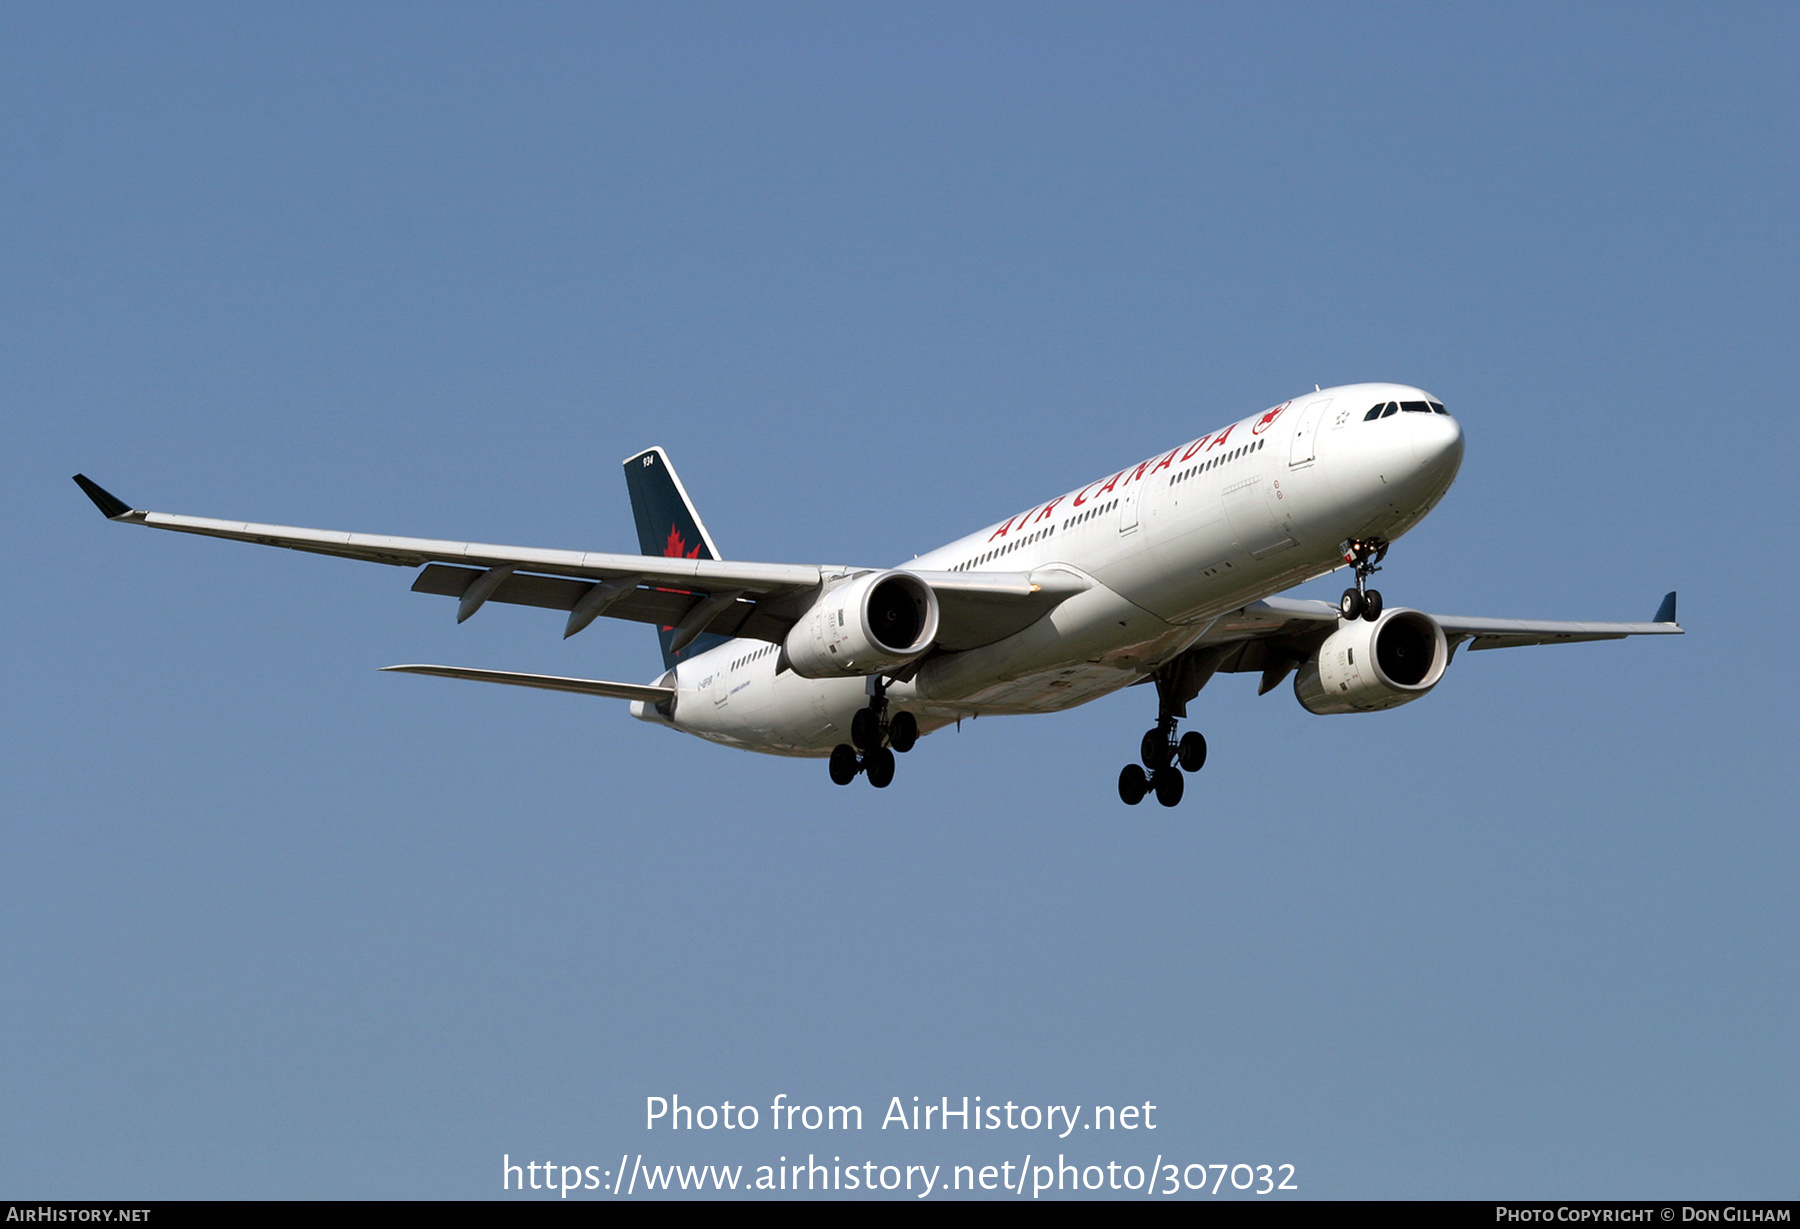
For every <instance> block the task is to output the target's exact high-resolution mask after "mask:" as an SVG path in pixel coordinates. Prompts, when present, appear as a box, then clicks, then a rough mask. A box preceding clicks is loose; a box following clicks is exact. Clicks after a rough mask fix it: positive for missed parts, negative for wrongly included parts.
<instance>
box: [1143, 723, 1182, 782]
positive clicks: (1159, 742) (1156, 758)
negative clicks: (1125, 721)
mask: <svg viewBox="0 0 1800 1229" xmlns="http://www.w3.org/2000/svg"><path fill="white" fill-rule="evenodd" d="M1173 750H1174V748H1172V747H1170V746H1169V732H1168V731H1167V730H1165V729H1163V728H1162V727H1161V726H1157V727H1156V728H1155V729H1154V730H1150V731H1149V732H1147V733H1146V734H1145V735H1144V741H1143V742H1141V743H1139V744H1138V758H1139V759H1140V760H1142V761H1144V767H1145V768H1148V769H1149V770H1150V771H1151V772H1155V771H1156V770H1157V769H1158V768H1167V767H1168V766H1169V756H1170V754H1171V753H1172V752H1173Z"/></svg>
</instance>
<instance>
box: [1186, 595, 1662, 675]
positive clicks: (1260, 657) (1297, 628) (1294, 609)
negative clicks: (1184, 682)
mask: <svg viewBox="0 0 1800 1229" xmlns="http://www.w3.org/2000/svg"><path fill="white" fill-rule="evenodd" d="M1431 617H1432V618H1433V619H1435V620H1436V621H1437V623H1438V625H1439V626H1440V627H1442V628H1443V629H1444V638H1445V639H1446V640H1448V641H1449V643H1450V651H1451V652H1452V653H1454V652H1455V651H1456V649H1457V647H1458V646H1459V645H1462V644H1464V643H1467V644H1468V646H1469V648H1470V649H1471V650H1475V649H1502V648H1510V647H1513V646H1515V645H1528V644H1568V643H1573V642H1575V641H1578V640H1622V639H1624V638H1625V637H1627V636H1680V635H1682V634H1684V633H1683V631H1682V628H1681V625H1680V624H1679V623H1677V622H1676V621H1675V595H1674V594H1673V593H1670V594H1668V595H1667V596H1666V597H1664V598H1663V600H1662V605H1661V606H1659V607H1658V608H1657V611H1656V616H1655V617H1654V618H1653V619H1652V620H1651V621H1650V622H1648V623H1589V622H1579V623H1576V622H1556V621H1552V620H1547V619H1476V618H1468V617H1465V616H1462V615H1432V616H1431ZM1338 618H1339V615H1338V608H1337V607H1336V606H1334V605H1332V604H1331V603H1330V602H1315V601H1304V600H1299V599H1295V598H1281V597H1272V598H1267V599H1265V600H1263V601H1260V602H1252V603H1250V604H1249V605H1248V606H1245V607H1243V608H1242V609H1240V610H1234V611H1232V612H1230V613H1229V614H1226V615H1224V616H1222V617H1221V618H1219V619H1218V620H1217V621H1216V622H1214V623H1213V624H1212V626H1211V627H1209V628H1207V630H1206V632H1205V633H1204V634H1203V635H1202V636H1201V637H1200V638H1199V639H1198V640H1197V641H1195V642H1194V645H1193V646H1192V647H1190V648H1189V649H1188V650H1187V652H1186V653H1184V654H1183V655H1182V658H1177V659H1176V663H1179V662H1181V661H1182V660H1183V658H1185V659H1187V660H1188V661H1189V662H1191V663H1198V668H1199V669H1200V670H1201V672H1202V677H1201V684H1202V685H1204V681H1205V677H1206V676H1210V675H1211V674H1212V672H1213V671H1214V670H1219V671H1224V672H1225V673H1228V674H1240V673H1245V672H1252V673H1253V672H1256V671H1261V672H1262V676H1263V677H1262V684H1261V686H1260V688H1259V689H1258V692H1257V694H1259V695H1260V694H1262V693H1264V692H1267V691H1271V690H1273V689H1274V688H1275V687H1276V686H1277V685H1278V684H1279V683H1280V682H1281V680H1282V679H1284V678H1286V677H1287V675H1288V673H1289V672H1290V671H1292V670H1293V669H1294V667H1295V666H1297V665H1299V664H1300V663H1301V662H1303V661H1305V660H1306V659H1307V658H1309V657H1311V656H1312V655H1313V654H1314V653H1315V652H1317V651H1318V648H1319V645H1320V644H1321V643H1323V642H1324V640H1325V638H1326V637H1327V636H1329V635H1331V633H1332V632H1333V631H1335V630H1336V629H1337V625H1338ZM1176 663H1170V664H1171V665H1175V664H1176ZM1214 663H1216V664H1214ZM1208 666H1210V668H1207V667H1208ZM1166 668H1167V667H1165V669H1166ZM1187 668H1188V669H1189V670H1190V671H1192V670H1193V669H1194V668H1195V667H1194V666H1193V665H1189V666H1188V667H1187Z"/></svg>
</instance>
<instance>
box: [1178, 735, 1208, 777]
mask: <svg viewBox="0 0 1800 1229" xmlns="http://www.w3.org/2000/svg"><path fill="white" fill-rule="evenodd" d="M1175 755H1176V758H1178V759H1179V760H1180V761H1181V767H1182V768H1183V769H1184V770H1186V771H1187V772H1199V771H1200V770H1201V769H1202V768H1204V767H1206V735H1204V734H1202V733H1201V732H1200V731H1199V730H1189V731H1188V732H1187V733H1186V734H1183V735H1182V736H1181V742H1180V743H1178V744H1177V745H1176V748H1175Z"/></svg>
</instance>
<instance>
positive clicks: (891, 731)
mask: <svg viewBox="0 0 1800 1229" xmlns="http://www.w3.org/2000/svg"><path fill="white" fill-rule="evenodd" d="M918 741H919V719H918V718H917V717H915V716H913V715H912V714H911V713H906V712H900V713H895V714H894V715H893V716H892V717H890V718H888V746H890V747H892V748H893V749H894V750H896V751H898V752H899V753H900V754H901V755H905V754H906V753H907V752H908V751H911V750H912V749H913V744H914V743H916V742H918Z"/></svg>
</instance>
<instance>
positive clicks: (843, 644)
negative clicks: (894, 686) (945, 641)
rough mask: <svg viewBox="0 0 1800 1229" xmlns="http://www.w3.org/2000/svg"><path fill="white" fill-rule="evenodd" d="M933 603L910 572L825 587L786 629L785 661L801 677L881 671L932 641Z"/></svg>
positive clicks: (872, 575) (877, 574) (933, 596)
mask: <svg viewBox="0 0 1800 1229" xmlns="http://www.w3.org/2000/svg"><path fill="white" fill-rule="evenodd" d="M937 633H938V601H937V594H936V593H934V592H932V589H931V586H930V585H928V584H926V583H925V582H924V581H922V580H920V579H919V578H918V577H917V576H914V575H913V574H912V573H910V572H898V571H896V572H871V573H869V574H868V575H865V576H858V577H857V578H856V579H854V580H851V581H848V582H846V583H844V584H841V585H839V586H838V587H837V588H835V589H832V590H830V591H829V592H827V593H826V594H825V595H824V596H823V597H821V598H820V599H819V600H818V601H817V602H815V603H814V604H813V608H812V609H811V610H809V611H807V612H806V614H805V615H804V616H803V617H802V618H801V619H800V621H799V622H798V623H796V624H794V626H793V628H792V630H790V631H789V632H788V635H787V640H786V642H785V643H784V646H783V647H784V649H785V651H786V653H787V661H788V665H789V666H790V667H791V668H792V669H793V671H794V673H795V674H798V675H799V676H800V677H801V678H809V679H822V678H845V677H850V676H854V675H866V674H883V673H886V672H887V671H890V670H894V669H897V668H898V667H900V666H904V665H905V664H906V663H907V662H909V661H912V660H913V659H914V658H916V657H919V656H921V655H923V654H924V653H925V652H926V651H927V650H929V649H930V648H931V646H932V643H933V642H934V641H935V640H936V639H937Z"/></svg>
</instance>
